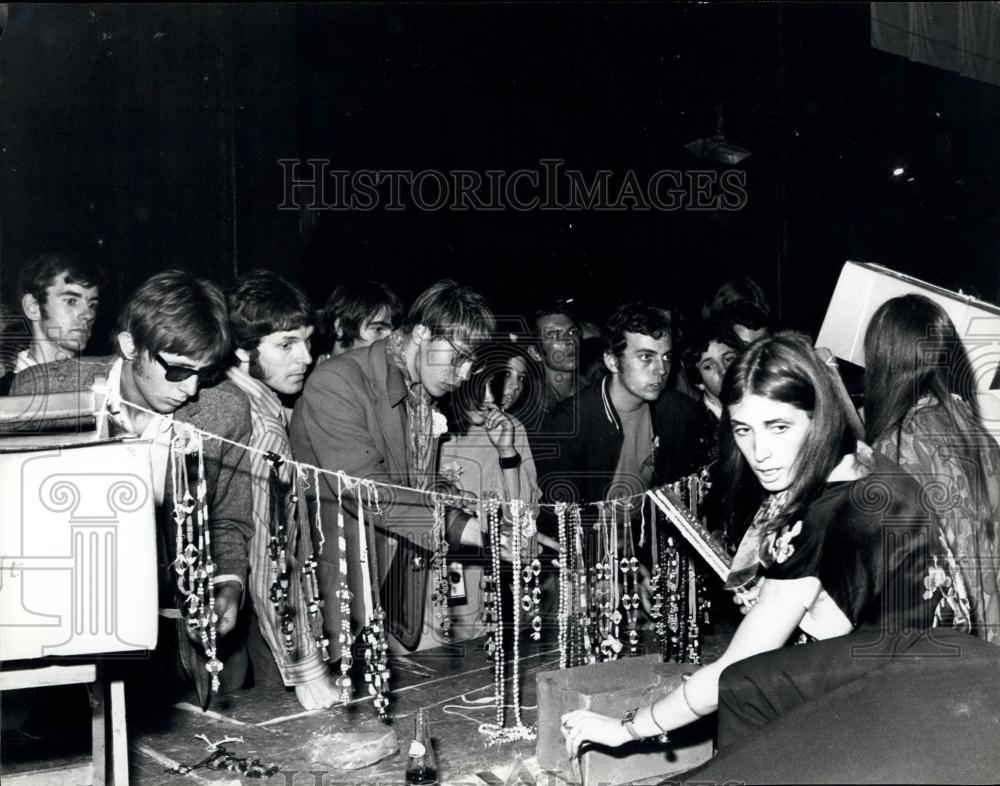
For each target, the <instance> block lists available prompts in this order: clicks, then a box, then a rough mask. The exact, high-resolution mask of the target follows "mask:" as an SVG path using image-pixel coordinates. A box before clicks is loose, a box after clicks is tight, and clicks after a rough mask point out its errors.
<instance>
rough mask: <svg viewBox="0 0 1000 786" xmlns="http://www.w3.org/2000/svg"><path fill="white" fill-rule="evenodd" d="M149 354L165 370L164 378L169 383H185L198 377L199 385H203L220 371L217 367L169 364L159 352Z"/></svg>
mask: <svg viewBox="0 0 1000 786" xmlns="http://www.w3.org/2000/svg"><path fill="white" fill-rule="evenodd" d="M149 354H150V355H152V357H153V360H155V361H156V362H157V363H159V364H160V366H161V367H162V368H163V376H164V378H165V379H166V380H167V382H183V381H184V380H186V379H190V378H191V377H194V376H197V377H198V383H199V384H201V383H202V382H203V381H205V380H207V379H211V378H213V377H214V376H215V375H216V374H217V373H218V371H219V369H218V368H217V367H216V366H206V367H205V368H190V367H189V366H178V365H176V364H174V363H168V362H167V361H166V360H164V359H163V356H162V355H161V354H160V353H159V352H150V353H149Z"/></svg>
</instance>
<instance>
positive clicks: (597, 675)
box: [536, 655, 716, 786]
mask: <svg viewBox="0 0 1000 786" xmlns="http://www.w3.org/2000/svg"><path fill="white" fill-rule="evenodd" d="M695 668H697V667H695V666H692V665H691V664H689V663H663V662H661V661H660V656H659V655H645V656H642V657H638V658H625V659H622V660H618V661H611V662H608V663H597V664H593V665H589V666H578V667H576V668H573V669H563V670H556V671H546V672H541V673H539V674H538V675H537V678H536V679H537V685H538V742H537V747H536V753H537V756H538V764H539V766H540V767H541V768H542V769H543V770H548V771H555V772H557V773H558V775H559V776H560V777H561V778H563V779H565V780H567V781H569V782H571V783H577V782H579V781H580V778H581V777H582V779H583V786H597V785H598V784H618V783H630V782H632V781H637V780H642V779H646V778H658V777H661V776H667V775H673V774H675V773H679V772H685V771H687V770H690V769H693V768H694V767H697V766H699V765H701V764H704V763H705V762H706V761H708V760H709V759H710V758H712V750H713V737H714V734H715V727H716V722H715V717H716V716H715V715H714V714H712V715H709V716H707V717H706V718H702V719H701V720H699V721H697V722H696V723H692V724H690V725H689V726H686V727H684V728H682V729H678V730H677V731H674V732H671V734H670V741H669V742H668V743H666V744H663V743H660V742H658V741H657V739H656V738H655V737H654V738H652V739H648V740H636V741H635V742H630V743H629V744H627V745H623V746H622V747H620V748H590V749H589V750H586V752H585V753H584V754H583V755H582V756H581V757H580V761H579V765H575V764H572V765H571V763H570V761H569V758H568V757H567V755H566V746H565V743H564V741H563V736H562V732H561V731H560V728H559V724H560V718H561V717H562V715H563V714H564V713H567V712H571V711H573V710H578V709H587V710H593V711H594V712H600V713H604V714H606V715H613V716H615V717H621V716H622V715H623V714H624V713H625V711H626V710H630V709H632V708H633V707H636V706H640V705H643V704H650V703H652V702H653V701H654V700H656V699H657V698H659V697H660V696H663V695H665V694H667V693H669V692H670V691H671V690H672V689H673V688H674V687H676V686H677V685H679V684H680V682H681V675H682V674H685V673H687V672H689V671H693V670H694V669H695Z"/></svg>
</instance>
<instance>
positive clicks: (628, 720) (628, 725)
mask: <svg viewBox="0 0 1000 786" xmlns="http://www.w3.org/2000/svg"><path fill="white" fill-rule="evenodd" d="M638 711H639V708H638V707H636V708H635V709H632V710H629V711H628V712H626V713H625V714H624V715H622V726H624V727H625V731H627V732H628V734H629V736H630V737H631V738H632V739H633V740H641V739H642V738H643V737H642V735H641V734H640V733H639V732H637V731H636V730H635V726H634V725H632V721H634V720H635V714H636V713H637V712H638Z"/></svg>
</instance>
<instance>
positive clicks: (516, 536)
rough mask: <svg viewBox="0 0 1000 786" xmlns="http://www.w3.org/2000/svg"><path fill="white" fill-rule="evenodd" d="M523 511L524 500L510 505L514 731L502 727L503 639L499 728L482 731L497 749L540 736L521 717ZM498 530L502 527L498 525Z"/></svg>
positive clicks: (496, 543)
mask: <svg viewBox="0 0 1000 786" xmlns="http://www.w3.org/2000/svg"><path fill="white" fill-rule="evenodd" d="M523 510H524V503H523V502H522V501H521V500H512V501H511V502H510V515H511V519H512V522H513V524H512V529H511V550H512V551H513V552H514V565H513V574H514V604H513V606H514V614H513V624H512V626H511V628H512V632H511V636H512V637H513V649H514V653H513V659H512V661H511V693H512V694H513V700H512V706H513V710H514V713H513V714H514V725H513V726H511V727H505V726H504V725H503V707H502V704H503V696H504V694H505V691H504V689H503V646H502V645H503V640H502V635H501V636H500V637H499V638H500V642H499V645H500V646H498V647H497V655H496V657H497V658H498V659H499V661H500V663H499V666H497V665H496V661H494V675H496V674H497V672H499V675H500V676H499V677H497V676H494V680H495V682H496V701H497V702H498V705H499V706H498V711H497V719H498V722H497V725H496V726H494V725H493V724H484V725H483V726H482V727H480V730H481V731H483V732H484V733H486V734H487V735H488V736H487V740H486V744H487V745H497V744H500V743H504V742H511V741H513V740H533V739H535V737H536V736H537V734H536V731H535V727H534V726H525V725H524V721H523V719H522V717H521V669H520V658H521V654H520V645H519V639H520V635H519V632H520V629H521V605H520V603H519V601H518V598H520V597H521V588H520V583H521V570H522V560H521V541H522V535H523V534H524V533H523V527H524V526H525V522H524V520H523V518H522V515H523ZM496 527H497V529H498V530H499V525H496ZM495 534H496V538H495V539H494V537H493V533H491V537H490V541H491V543H490V545H491V547H492V548H493V549H494V550H498V549H499V547H500V537H499V531H497V532H496V533H495ZM497 627H498V629H501V630H502V628H503V614H502V613H501V614H499V615H498V622H497Z"/></svg>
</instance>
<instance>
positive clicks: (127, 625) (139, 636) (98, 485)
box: [0, 438, 158, 661]
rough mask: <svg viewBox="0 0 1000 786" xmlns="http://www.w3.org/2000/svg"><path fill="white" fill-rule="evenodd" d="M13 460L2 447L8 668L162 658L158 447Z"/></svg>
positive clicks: (20, 454) (0, 651)
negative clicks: (57, 660)
mask: <svg viewBox="0 0 1000 786" xmlns="http://www.w3.org/2000/svg"><path fill="white" fill-rule="evenodd" d="M40 439H41V438H35V439H34V443H35V445H36V447H37V446H39V442H40ZM5 451H11V447H10V445H9V443H6V441H3V440H0V660H4V661H7V660H22V659H30V658H40V657H45V656H49V655H87V654H97V653H107V652H124V651H130V650H143V649H152V648H154V647H155V646H156V633H157V606H158V599H157V580H156V578H157V569H156V524H155V516H154V509H153V502H154V500H153V493H152V484H151V464H150V456H149V446H148V444H145V443H141V442H137V441H129V442H122V441H115V442H104V443H98V444H86V443H84V444H76V445H72V444H70V445H64V446H61V447H58V448H54V449H36V450H25V449H17V448H15V449H14V450H13V451H12V452H5Z"/></svg>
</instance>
